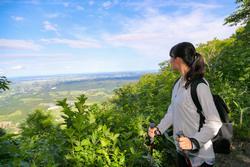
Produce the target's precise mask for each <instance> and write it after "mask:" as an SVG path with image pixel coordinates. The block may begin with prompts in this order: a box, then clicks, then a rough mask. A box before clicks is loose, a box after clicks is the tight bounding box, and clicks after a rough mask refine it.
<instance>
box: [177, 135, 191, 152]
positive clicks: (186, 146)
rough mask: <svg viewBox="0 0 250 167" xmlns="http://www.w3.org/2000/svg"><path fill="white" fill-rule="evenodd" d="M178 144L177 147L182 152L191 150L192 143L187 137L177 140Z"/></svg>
mask: <svg viewBox="0 0 250 167" xmlns="http://www.w3.org/2000/svg"><path fill="white" fill-rule="evenodd" d="M177 141H178V142H179V147H180V148H181V149H182V150H191V149H192V142H191V141H190V139H189V138H187V137H180V138H178V140H177Z"/></svg>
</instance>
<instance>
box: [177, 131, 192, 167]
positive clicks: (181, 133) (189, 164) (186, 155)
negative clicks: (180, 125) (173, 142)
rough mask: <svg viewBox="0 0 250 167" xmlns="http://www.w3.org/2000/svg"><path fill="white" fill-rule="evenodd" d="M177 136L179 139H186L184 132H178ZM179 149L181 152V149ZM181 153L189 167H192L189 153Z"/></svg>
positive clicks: (183, 151)
mask: <svg viewBox="0 0 250 167" xmlns="http://www.w3.org/2000/svg"><path fill="white" fill-rule="evenodd" d="M176 136H178V137H179V138H180V137H185V136H184V133H183V131H178V132H177V133H176ZM179 149H180V150H181V148H179ZM181 152H182V153H183V156H184V159H185V161H186V163H187V165H188V167H192V164H191V162H190V159H189V157H188V154H187V152H186V151H185V150H181Z"/></svg>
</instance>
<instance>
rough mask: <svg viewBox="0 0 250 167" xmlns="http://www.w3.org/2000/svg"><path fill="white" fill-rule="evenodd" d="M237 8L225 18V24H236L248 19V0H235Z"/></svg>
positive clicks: (249, 0) (249, 15)
mask: <svg viewBox="0 0 250 167" xmlns="http://www.w3.org/2000/svg"><path fill="white" fill-rule="evenodd" d="M236 3H237V4H238V5H239V6H238V7H237V8H238V9H237V10H236V11H235V12H233V13H232V14H231V15H230V16H228V17H227V18H226V19H225V24H230V25H237V24H238V23H242V24H244V23H247V22H249V21H250V0H236Z"/></svg>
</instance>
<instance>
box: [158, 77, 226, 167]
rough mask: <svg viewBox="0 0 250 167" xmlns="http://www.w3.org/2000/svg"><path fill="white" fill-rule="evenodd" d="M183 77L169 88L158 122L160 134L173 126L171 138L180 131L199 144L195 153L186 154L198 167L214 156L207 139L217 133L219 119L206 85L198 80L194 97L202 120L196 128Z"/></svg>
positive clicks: (195, 111) (196, 114)
mask: <svg viewBox="0 0 250 167" xmlns="http://www.w3.org/2000/svg"><path fill="white" fill-rule="evenodd" d="M185 83H186V81H185V79H184V77H181V78H180V79H179V81H177V83H176V84H175V86H174V88H173V91H172V98H171V104H170V106H169V107H168V111H167V113H166V114H165V116H164V118H163V119H162V120H161V122H160V123H159V124H158V126H157V127H158V128H159V130H160V132H161V133H164V132H165V130H167V129H168V128H169V127H170V126H171V125H173V132H174V134H173V137H174V139H175V138H176V133H177V132H178V131H183V133H184V135H185V136H186V137H189V138H194V139H196V140H197V141H198V142H199V144H200V150H199V152H197V153H190V152H189V157H190V160H191V162H192V165H193V166H199V165H201V164H200V163H202V162H207V163H209V164H212V163H213V162H212V161H214V158H215V155H214V151H213V144H212V141H211V139H212V138H213V137H214V136H215V135H216V134H217V133H218V131H219V129H220V127H221V126H222V122H221V120H220V117H219V114H218V111H217V109H216V107H215V104H214V101H213V97H212V94H211V91H210V88H209V86H208V85H206V84H204V83H200V84H199V85H198V86H197V90H196V91H197V96H198V99H199V102H200V104H201V107H202V113H203V115H204V116H205V123H204V124H203V127H202V128H201V130H200V132H198V129H199V120H200V115H199V114H198V113H197V108H196V106H195V104H194V102H193V100H192V97H191V91H190V89H191V88H190V86H189V87H188V88H187V89H186V88H185Z"/></svg>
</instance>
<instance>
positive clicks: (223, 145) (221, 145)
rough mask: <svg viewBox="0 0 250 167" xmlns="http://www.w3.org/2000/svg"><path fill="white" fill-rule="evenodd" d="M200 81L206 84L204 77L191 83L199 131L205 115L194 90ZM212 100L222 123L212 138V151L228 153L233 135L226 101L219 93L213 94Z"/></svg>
mask: <svg viewBox="0 0 250 167" xmlns="http://www.w3.org/2000/svg"><path fill="white" fill-rule="evenodd" d="M200 83H204V84H206V85H207V83H206V81H205V80H204V79H197V80H194V81H192V83H191V97H192V100H193V102H194V104H195V106H196V108H197V113H198V114H199V115H200V126H199V129H198V131H200V129H201V128H202V126H203V124H204V123H205V117H204V115H203V114H202V107H201V105H200V102H199V99H198V96H197V91H196V89H197V86H198V84H200ZM213 100H214V103H215V106H216V108H217V110H218V113H219V115H220V119H221V122H222V123H223V125H222V127H221V128H220V130H219V132H218V134H217V135H216V136H215V137H214V138H213V139H212V142H213V148H214V152H215V153H222V154H229V153H230V148H231V140H232V137H233V125H232V123H231V122H230V121H229V117H228V113H229V110H228V107H227V105H226V103H225V102H224V100H223V99H222V98H221V97H220V96H219V95H213Z"/></svg>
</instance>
